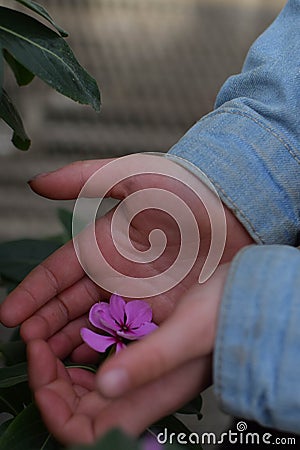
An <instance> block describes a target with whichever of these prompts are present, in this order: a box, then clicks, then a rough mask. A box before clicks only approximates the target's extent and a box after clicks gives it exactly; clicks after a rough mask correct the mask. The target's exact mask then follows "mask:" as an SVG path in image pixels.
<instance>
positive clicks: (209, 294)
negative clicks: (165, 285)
mask: <svg viewBox="0 0 300 450" xmlns="http://www.w3.org/2000/svg"><path fill="white" fill-rule="evenodd" d="M136 158H137V160H136V161H137V163H138V162H139V160H138V158H140V156H139V155H137V156H136ZM109 161H111V160H96V161H86V162H77V163H73V164H71V165H69V166H66V167H64V168H62V169H59V170H57V171H55V172H52V173H49V174H43V175H41V176H38V177H36V178H35V179H34V180H32V181H31V182H30V186H31V188H32V189H33V190H34V191H35V192H37V193H38V194H40V195H42V196H45V197H48V198H52V199H72V198H76V197H77V196H78V194H79V192H80V190H81V188H82V186H83V185H84V183H85V182H86V181H87V180H88V179H89V177H90V176H91V175H92V174H93V173H94V172H95V171H96V170H98V169H99V168H101V167H103V165H105V164H107V163H108V162H109ZM131 163H132V161H131ZM133 163H134V161H133ZM123 170H124V174H126V171H127V170H128V167H126V164H124V167H123ZM158 170H159V161H158ZM104 181H105V180H104ZM147 187H160V188H161V189H168V190H169V191H170V192H174V193H176V194H180V196H181V198H183V199H184V200H185V202H186V203H187V204H188V205H189V207H190V208H191V209H192V210H193V213H194V215H195V217H196V220H197V224H198V227H199V229H200V231H201V252H199V254H198V257H197V261H196V263H195V266H194V268H193V270H191V272H190V273H189V274H188V275H187V276H186V278H185V279H184V280H183V281H182V282H181V283H180V284H177V285H176V286H175V287H174V288H172V289H171V290H169V291H167V292H166V293H164V294H162V295H159V296H156V297H152V298H148V299H145V300H146V301H148V302H149V304H150V305H151V306H152V309H153V318H154V321H155V322H156V323H158V324H160V327H159V329H158V330H157V331H155V332H154V333H152V334H151V335H149V336H147V337H146V338H144V339H143V340H142V341H139V342H137V343H133V344H132V345H131V346H130V347H128V348H127V349H126V350H124V351H122V352H120V353H119V354H118V355H116V356H114V357H112V358H109V359H108V360H107V361H106V362H105V363H104V364H103V365H102V367H101V369H100V370H99V371H98V373H97V374H96V376H94V375H92V374H87V373H86V371H83V370H79V369H76V370H75V369H69V370H66V369H65V368H64V367H63V365H62V363H61V362H60V359H62V358H65V357H66V356H68V355H71V357H72V358H73V360H74V361H76V362H86V363H87V362H95V361H96V360H97V358H98V356H97V355H96V353H95V352H93V351H92V350H91V349H89V348H88V347H87V346H86V345H85V344H83V343H82V341H81V338H80V334H79V330H80V328H81V327H82V326H86V325H87V318H86V317H87V312H88V310H89V309H90V307H91V306H92V304H94V303H95V302H97V301H99V299H103V298H108V297H109V295H110V293H109V292H106V291H104V290H103V289H102V288H100V287H99V286H97V285H96V284H95V283H94V282H93V281H92V280H91V279H90V278H89V277H88V276H87V275H86V274H85V272H84V271H83V269H82V267H81V266H80V264H79V262H78V260H77V257H76V254H75V251H74V247H73V243H72V242H69V243H67V244H66V245H65V246H64V247H62V248H61V249H59V250H58V251H56V252H55V253H54V254H53V255H51V256H50V257H49V258H48V259H47V260H45V261H44V262H43V263H42V264H41V265H40V266H38V267H37V268H35V269H34V270H33V271H32V272H31V274H29V275H28V276H27V277H26V278H25V280H23V282H22V283H21V284H20V285H19V286H18V287H17V288H16V289H15V291H13V292H12V293H11V294H10V295H9V296H8V297H7V299H6V300H5V302H4V303H3V304H2V305H1V307H0V318H1V321H2V323H3V324H5V325H6V326H16V325H19V324H21V335H22V338H23V339H24V340H25V342H27V343H28V344H29V345H28V361H29V379H30V384H31V387H32V390H33V392H34V395H35V398H36V401H37V404H38V406H39V408H40V410H41V413H42V415H43V418H44V420H45V423H46V424H47V426H48V428H49V430H50V431H51V432H52V433H53V434H54V435H55V436H56V437H57V438H58V439H59V440H61V441H62V442H63V443H66V444H70V443H78V442H92V441H93V440H94V439H95V437H97V436H99V435H101V434H103V433H104V432H105V431H107V430H108V429H110V428H111V427H115V426H119V427H121V428H123V429H124V430H125V431H127V432H128V433H130V434H133V435H138V434H139V433H140V432H142V431H143V430H144V429H145V428H146V427H147V426H148V425H149V424H151V423H153V422H154V421H155V420H157V419H159V418H160V417H162V416H164V415H166V413H170V412H171V411H174V410H176V409H177V408H178V407H179V406H181V405H182V404H184V403H186V401H188V400H189V399H191V398H192V397H193V396H194V395H196V393H199V392H200V391H202V390H203V389H204V388H206V387H207V386H208V384H209V383H210V373H211V354H212V351H213V346H214V340H215V334H216V328H217V318H218V310H219V305H220V300H221V297H222V290H223V286H224V283H225V280H226V275H227V271H228V264H226V263H228V262H229V261H231V259H232V258H233V256H234V255H235V254H236V253H237V251H238V250H239V249H241V248H242V247H244V246H245V245H249V244H251V243H253V241H252V239H251V237H250V236H249V235H248V233H247V231H246V230H245V229H244V228H243V226H242V225H241V224H240V222H239V221H238V220H237V219H236V218H235V216H234V215H233V214H232V213H231V212H230V210H229V209H227V208H226V207H224V209H225V215H226V220H227V241H226V246H225V249H224V253H223V257H222V260H221V265H220V267H219V268H218V269H217V270H216V271H215V273H214V275H213V276H212V277H211V278H210V279H209V280H208V281H207V282H206V283H204V284H202V285H199V284H198V275H199V270H200V269H201V267H202V266H203V263H204V260H205V257H206V254H207V251H208V248H209V244H210V225H209V219H208V216H207V213H206V210H205V208H204V206H203V205H201V204H199V202H198V203H197V202H195V198H194V196H193V194H191V193H190V192H189V190H185V189H183V187H182V186H181V185H180V184H178V183H176V182H174V181H170V180H169V179H165V177H161V176H156V175H153V174H152V175H148V176H138V177H135V178H134V179H130V180H128V179H127V180H125V181H124V182H122V183H119V184H118V185H117V186H115V187H114V188H113V189H111V190H110V192H109V193H108V195H109V196H111V197H112V198H117V199H124V198H126V197H127V196H128V195H130V194H131V193H133V192H136V191H138V190H140V189H145V188H147ZM203 189H205V187H204V188H203ZM111 218H112V213H108V214H107V215H106V216H104V217H103V218H101V219H99V220H98V222H97V225H96V234H97V237H99V238H100V237H102V239H99V241H98V244H99V246H100V247H101V250H102V251H103V252H104V253H106V254H107V255H111V258H112V259H113V260H114V262H115V263H116V264H117V265H119V267H120V268H121V269H122V271H123V272H124V273H130V274H132V275H135V276H138V277H141V276H153V275H155V274H157V273H160V272H161V270H162V269H163V270H164V269H165V267H168V266H169V264H170V263H171V262H172V261H173V260H174V258H175V257H176V255H177V252H178V248H179V244H180V241H179V238H180V236H179V235H178V229H177V228H176V226H174V223H173V222H172V221H170V219H169V218H168V217H167V216H166V215H165V214H164V213H163V212H161V213H160V212H157V213H156V214H153V213H151V212H145V213H143V214H140V215H138V216H136V217H135V219H134V221H133V223H132V227H131V228H130V237H131V240H132V242H133V244H134V246H136V248H138V249H142V250H143V249H144V250H145V249H147V248H148V246H149V242H148V235H149V232H150V231H151V230H153V229H155V228H159V229H160V228H164V229H165V230H166V234H167V237H168V244H169V243H170V245H168V248H167V250H166V252H165V253H164V254H163V256H162V258H160V261H159V262H156V261H155V262H153V263H150V264H147V265H139V267H138V266H137V265H135V264H133V263H130V262H128V261H127V260H125V259H124V258H120V257H119V256H118V254H117V253H116V252H115V250H114V246H113V242H112V239H111V235H110V225H111ZM120 235H121V239H122V236H123V235H122V230H120ZM103 236H104V237H105V238H104V239H103ZM124 242H125V240H124ZM66 261H67V262H68V264H66ZM140 266H142V269H141V267H140ZM98 270H100V271H101V267H100V268H99V269H98ZM187 379H188V380H189V382H188V383H186V382H185V381H186V380H187ZM177 386H180V389H177ZM162 392H163V395H161V393H162ZM154 396H155V398H156V402H155V407H154V408H151V411H149V407H148V405H149V401H150V399H152V398H153V397H154ZM141 412H142V414H141Z"/></svg>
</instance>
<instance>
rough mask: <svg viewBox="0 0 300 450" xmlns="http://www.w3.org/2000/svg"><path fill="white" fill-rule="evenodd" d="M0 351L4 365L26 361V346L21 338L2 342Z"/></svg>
mask: <svg viewBox="0 0 300 450" xmlns="http://www.w3.org/2000/svg"><path fill="white" fill-rule="evenodd" d="M0 352H1V353H2V355H3V356H4V359H5V365H8V366H12V365H14V364H18V363H20V362H24V361H26V346H25V344H24V342H23V341H21V340H19V341H8V342H2V343H1V344H0Z"/></svg>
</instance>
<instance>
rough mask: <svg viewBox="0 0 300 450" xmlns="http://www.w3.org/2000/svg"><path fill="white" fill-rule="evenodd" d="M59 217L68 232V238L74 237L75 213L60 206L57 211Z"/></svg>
mask: <svg viewBox="0 0 300 450" xmlns="http://www.w3.org/2000/svg"><path fill="white" fill-rule="evenodd" d="M57 214H58V218H59V220H60V222H61V224H62V225H63V227H64V229H65V232H66V238H67V239H68V240H69V239H72V219H73V213H72V212H70V211H68V210H67V209H64V208H58V211H57Z"/></svg>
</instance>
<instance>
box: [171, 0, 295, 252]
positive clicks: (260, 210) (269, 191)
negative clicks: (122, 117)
mask: <svg viewBox="0 0 300 450" xmlns="http://www.w3.org/2000/svg"><path fill="white" fill-rule="evenodd" d="M299 55H300V0H290V1H289V2H288V3H287V5H286V7H285V8H284V9H283V11H282V12H281V14H280V15H279V16H278V18H277V19H276V20H275V22H274V23H273V24H272V25H271V26H270V27H269V28H268V29H267V30H266V31H265V33H263V34H262V35H261V36H260V37H259V38H258V39H257V40H256V42H255V43H254V44H253V46H252V47H251V49H250V51H249V54H248V56H247V59H246V61H245V64H244V67H243V70H242V72H241V73H240V74H239V75H235V76H233V77H231V78H229V80H228V81H227V82H226V83H225V85H224V86H223V87H222V89H221V91H220V93H219V95H218V97H217V101H216V109H215V111H213V112H212V113H210V114H208V115H207V116H205V117H204V118H202V119H201V120H200V121H199V122H198V123H197V124H195V125H194V126H193V127H192V128H191V129H190V130H189V131H188V132H187V134H186V135H185V136H184V137H183V138H182V139H181V140H180V141H179V142H178V143H177V144H176V145H175V146H174V147H172V149H171V150H170V151H169V152H168V156H169V157H170V156H171V155H177V156H180V157H182V158H184V159H187V160H188V161H190V162H192V163H193V164H195V165H197V166H198V167H199V168H200V169H201V170H202V171H203V172H204V173H205V174H206V175H207V177H208V178H209V179H210V181H211V182H212V183H213V184H214V186H215V188H216V189H217V191H218V193H219V195H220V197H221V199H222V201H223V202H224V203H225V204H226V205H227V206H228V207H229V208H230V209H231V210H232V211H233V212H234V214H235V215H236V216H237V217H238V218H239V220H240V221H241V222H242V223H243V225H244V226H245V228H246V229H247V230H248V232H249V233H250V234H251V236H252V237H253V238H254V240H255V241H256V242H257V243H266V244H273V243H280V244H289V245H297V244H299V240H300V234H299V229H300V219H299V216H300V177H299V170H300V167H299V164H300V56H299Z"/></svg>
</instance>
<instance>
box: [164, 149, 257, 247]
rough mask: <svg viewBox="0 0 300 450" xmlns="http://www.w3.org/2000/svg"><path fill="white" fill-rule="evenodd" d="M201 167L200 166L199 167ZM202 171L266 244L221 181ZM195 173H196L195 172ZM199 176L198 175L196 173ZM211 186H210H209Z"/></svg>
mask: <svg viewBox="0 0 300 450" xmlns="http://www.w3.org/2000/svg"><path fill="white" fill-rule="evenodd" d="M170 155H171V156H172V153H170ZM175 156H176V157H177V158H180V159H182V160H185V158H183V157H180V156H177V155H175ZM199 169H200V168H199ZM200 171H201V172H203V174H204V175H205V176H206V177H207V178H208V179H209V181H210V182H211V184H212V185H213V186H214V187H217V188H218V190H219V191H220V192H222V194H223V196H224V197H225V198H226V199H227V200H228V203H229V204H230V205H231V206H233V208H234V209H235V210H236V211H238V212H239V213H240V215H241V216H242V217H243V219H244V220H245V222H247V224H248V225H249V227H250V229H251V231H252V232H253V234H254V235H255V236H256V237H257V238H258V240H259V243H260V244H265V241H264V239H263V237H262V236H260V234H259V233H258V231H256V229H255V227H254V224H253V223H252V222H251V221H250V219H249V218H248V217H247V216H246V215H245V214H244V213H243V211H242V210H241V209H240V208H239V207H238V205H237V204H236V203H235V202H234V201H233V200H232V198H230V197H229V196H228V194H227V193H226V192H225V191H224V189H223V188H222V187H221V186H220V185H219V183H218V182H217V181H215V180H213V179H212V178H211V177H210V176H209V175H208V174H207V173H206V172H205V171H204V170H202V169H200ZM193 173H194V172H193ZM194 175H196V174H195V173H194ZM196 176H197V175H196ZM201 181H203V182H204V183H205V180H203V179H202V180H201ZM208 187H209V186H208Z"/></svg>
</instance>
